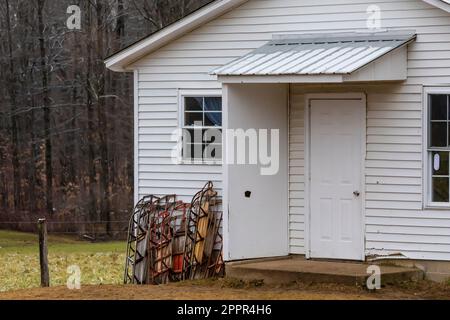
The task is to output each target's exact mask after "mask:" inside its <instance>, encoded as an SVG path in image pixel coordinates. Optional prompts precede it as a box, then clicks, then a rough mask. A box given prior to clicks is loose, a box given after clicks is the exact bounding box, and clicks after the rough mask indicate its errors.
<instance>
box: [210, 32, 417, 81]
mask: <svg viewBox="0 0 450 320" xmlns="http://www.w3.org/2000/svg"><path fill="white" fill-rule="evenodd" d="M415 37H416V35H415V33H414V32H411V31H408V32H405V31H403V32H380V33H372V34H361V33H339V34H313V35H280V36H277V37H276V38H274V39H273V40H272V41H270V42H269V43H267V44H265V45H264V46H262V47H260V48H259V49H256V50H255V51H253V52H251V53H249V54H247V55H245V56H243V57H241V58H238V59H236V60H234V61H232V62H230V63H228V64H226V65H225V66H223V67H220V68H218V69H216V70H214V71H212V74H213V75H217V76H219V78H220V77H228V78H232V77H236V76H239V77H242V76H253V77H260V76H291V77H290V78H292V76H326V75H333V76H334V75H341V76H343V77H341V78H342V79H343V81H344V80H345V79H347V80H350V81H351V79H350V78H349V77H348V75H351V74H354V73H356V72H357V71H359V70H361V69H364V67H366V66H368V65H369V64H371V63H373V62H375V61H379V60H380V59H381V58H384V57H391V58H394V59H391V60H392V61H389V63H387V65H386V66H384V68H383V70H380V71H379V72H378V73H380V72H381V73H385V74H386V79H383V77H382V78H380V77H379V76H377V77H375V79H374V80H402V79H404V78H405V77H406V46H405V45H406V44H408V43H410V42H411V41H413V40H414V39H415ZM400 48H404V50H405V52H403V54H400V56H401V57H397V56H396V55H395V54H393V53H394V52H396V51H399V50H398V49H400ZM400 60H404V61H400ZM399 62H403V63H399ZM378 65H381V64H378ZM403 65H404V66H403ZM396 66H397V67H401V68H402V67H404V68H405V70H395V68H396ZM392 68H394V70H392ZM389 69H390V70H389ZM374 72H375V73H377V72H376V70H375V71H374V70H371V72H370V73H371V74H372V76H373V74H374ZM392 72H394V73H395V74H394V75H391V76H389V73H392ZM366 77H368V79H365V78H366ZM319 78H320V79H324V80H325V79H326V77H317V79H319ZM370 78H371V76H370V75H369V74H367V75H364V76H362V77H361V75H360V76H358V77H356V78H355V79H356V80H357V81H361V80H371V79H370ZM391 78H392V79H391ZM397 78H399V79H397ZM303 79H304V77H303ZM356 80H355V81H356ZM307 82H312V81H307ZM318 82H324V81H323V80H321V81H318ZM333 82H334V81H333Z"/></svg>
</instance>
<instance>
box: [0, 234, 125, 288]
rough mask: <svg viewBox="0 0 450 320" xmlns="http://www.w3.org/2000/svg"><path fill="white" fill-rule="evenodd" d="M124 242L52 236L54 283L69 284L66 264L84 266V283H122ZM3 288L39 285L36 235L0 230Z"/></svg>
mask: <svg viewBox="0 0 450 320" xmlns="http://www.w3.org/2000/svg"><path fill="white" fill-rule="evenodd" d="M125 250H126V244H125V242H107V243H89V242H82V241H78V240H74V239H70V238H66V237H58V236H49V247H48V251H49V268H50V284H51V286H61V285H66V283H67V279H68V277H69V276H70V274H68V273H67V267H69V266H71V265H77V266H79V267H80V269H81V273H82V274H81V283H82V285H100V284H121V283H122V278H123V264H124V261H125ZM0 270H1V272H0V292H2V291H9V290H16V289H26V288H35V287H39V286H40V270H39V246H38V237H37V235H34V234H30V233H22V232H13V231H2V230H0Z"/></svg>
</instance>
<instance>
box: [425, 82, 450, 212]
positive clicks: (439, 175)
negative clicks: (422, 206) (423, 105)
mask: <svg viewBox="0 0 450 320" xmlns="http://www.w3.org/2000/svg"><path fill="white" fill-rule="evenodd" d="M448 92H449V93H448V94H444V93H438V92H436V93H433V92H430V93H428V94H427V101H428V109H427V113H428V119H427V121H428V129H427V136H428V146H427V163H428V165H427V170H428V174H427V175H428V183H427V184H428V203H429V204H431V205H437V206H449V205H450V193H449V189H450V188H449V186H450V166H449V154H450V89H449V90H448Z"/></svg>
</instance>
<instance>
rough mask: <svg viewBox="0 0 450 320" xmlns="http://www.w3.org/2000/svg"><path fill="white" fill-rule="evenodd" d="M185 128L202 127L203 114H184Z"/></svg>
mask: <svg viewBox="0 0 450 320" xmlns="http://www.w3.org/2000/svg"><path fill="white" fill-rule="evenodd" d="M184 125H185V126H193V125H196V126H201V125H203V113H201V112H186V113H185V114H184Z"/></svg>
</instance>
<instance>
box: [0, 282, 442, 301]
mask: <svg viewBox="0 0 450 320" xmlns="http://www.w3.org/2000/svg"><path fill="white" fill-rule="evenodd" d="M186 299H187V300H277V299H280V300H379V299H389V300H390V299H450V286H448V285H440V284H435V283H431V282H427V281H420V282H414V283H404V284H400V285H396V286H388V287H383V288H382V289H381V290H379V291H377V292H374V293H372V292H368V291H367V290H365V289H363V288H358V287H353V286H345V285H342V286H341V285H331V284H330V285H325V284H323V285H319V284H314V285H313V284H292V285H289V286H282V287H281V286H280V287H275V286H266V285H262V284H260V283H253V284H252V283H242V282H239V281H235V280H225V279H219V280H215V281H203V282H202V281H200V282H199V281H197V282H185V283H177V284H170V285H161V286H123V285H101V286H84V287H82V288H81V290H68V289H67V288H65V287H52V288H46V289H42V288H36V289H26V290H18V291H10V292H3V293H0V300H186Z"/></svg>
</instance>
